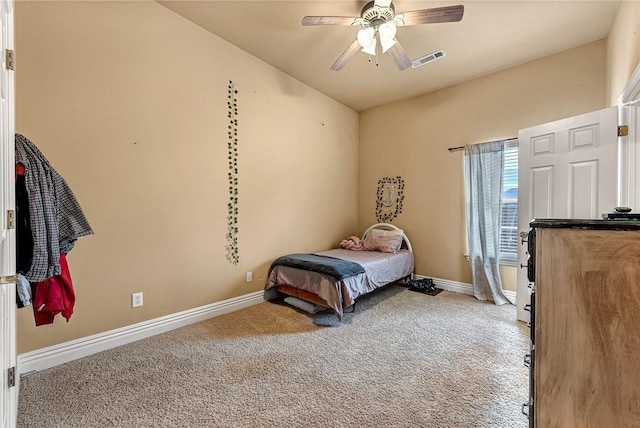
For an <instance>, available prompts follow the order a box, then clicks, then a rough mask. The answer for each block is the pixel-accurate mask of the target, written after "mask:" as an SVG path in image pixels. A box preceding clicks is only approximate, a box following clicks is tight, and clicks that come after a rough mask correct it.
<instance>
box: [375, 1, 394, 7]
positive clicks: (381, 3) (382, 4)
mask: <svg viewBox="0 0 640 428" xmlns="http://www.w3.org/2000/svg"><path fill="white" fill-rule="evenodd" d="M390 4H391V0H375V1H374V2H373V5H374V6H378V7H389V5H390Z"/></svg>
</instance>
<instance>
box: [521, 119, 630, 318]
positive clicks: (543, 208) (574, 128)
mask: <svg viewBox="0 0 640 428" xmlns="http://www.w3.org/2000/svg"><path fill="white" fill-rule="evenodd" d="M617 116H618V111H617V107H611V108H608V109H604V110H599V111H595V112H591V113H587V114H583V115H580V116H576V117H572V118H568V119H563V120H559V121H556V122H551V123H547V124H544V125H538V126H534V127H531V128H527V129H523V130H521V131H520V132H519V133H518V140H519V152H518V163H519V168H518V187H519V192H520V194H519V197H518V228H519V230H520V231H524V232H527V231H528V230H529V222H530V221H531V220H532V219H534V218H600V217H601V215H602V213H605V212H611V210H612V209H613V207H615V206H616V195H617V193H616V192H617V169H618V167H617V163H618V120H617ZM527 258H528V256H527V254H526V246H520V247H519V248H518V261H519V264H521V265H526V263H527ZM528 285H529V281H528V279H527V272H526V269H518V297H517V305H518V319H519V320H523V321H528V320H529V313H528V312H526V311H525V310H524V305H525V304H528V303H529V301H530V290H529V288H528Z"/></svg>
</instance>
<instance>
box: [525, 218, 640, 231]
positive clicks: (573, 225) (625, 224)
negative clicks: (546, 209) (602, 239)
mask: <svg viewBox="0 0 640 428" xmlns="http://www.w3.org/2000/svg"><path fill="white" fill-rule="evenodd" d="M639 216H640V215H639ZM529 226H530V227H532V228H536V229H539V228H565V229H567V228H568V229H601V230H640V221H638V220H621V219H615V220H595V219H572V218H569V219H562V218H535V219H533V220H531V223H529Z"/></svg>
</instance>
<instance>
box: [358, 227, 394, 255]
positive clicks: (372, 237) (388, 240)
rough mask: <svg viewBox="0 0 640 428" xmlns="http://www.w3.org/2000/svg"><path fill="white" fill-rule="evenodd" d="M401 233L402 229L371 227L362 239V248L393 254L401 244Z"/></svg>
mask: <svg viewBox="0 0 640 428" xmlns="http://www.w3.org/2000/svg"><path fill="white" fill-rule="evenodd" d="M402 235H403V232H402V230H382V229H372V230H370V231H369V233H368V234H367V237H366V238H365V240H364V249H365V250H367V251H380V252H381V253H393V254H395V253H397V252H398V251H400V247H401V246H402Z"/></svg>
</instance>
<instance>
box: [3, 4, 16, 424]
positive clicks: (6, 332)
mask: <svg viewBox="0 0 640 428" xmlns="http://www.w3.org/2000/svg"><path fill="white" fill-rule="evenodd" d="M13 7H14V5H13V0H0V14H2V16H1V17H0V20H1V22H2V24H3V25H2V27H1V28H0V31H2V34H0V38H1V40H0V42H1V43H0V44H1V46H0V48H1V50H2V52H1V54H2V55H1V58H0V63H1V64H0V67H1V69H0V100H1V101H2V102H1V103H0V166H1V167H2V175H1V176H0V188H1V189H2V196H1V197H0V233H1V236H0V276H2V277H11V276H15V273H16V241H15V227H13V228H11V227H10V225H9V224H8V223H9V217H8V216H9V212H10V211H12V212H13V213H15V143H14V141H15V137H14V135H15V92H14V71H13V70H12V67H11V69H10V67H8V64H7V58H8V55H7V51H8V50H9V49H11V50H13V46H14V44H13V43H14V40H13V12H14V9H13ZM8 279H9V278H5V280H8ZM3 282H11V281H3ZM1 286H2V287H3V289H2V293H1V294H0V296H2V299H1V301H0V313H1V320H0V326H2V331H1V333H2V343H1V344H2V351H1V354H0V355H1V357H0V365H1V366H2V367H1V368H0V370H2V375H1V376H0V379H1V381H2V385H0V388H2V402H1V403H0V409H1V410H2V413H3V414H2V415H1V416H0V420H1V421H2V424H3V427H4V426H5V425H6V426H7V427H13V426H16V421H17V416H18V390H19V387H20V385H19V376H18V373H19V371H18V369H17V367H16V366H17V358H16V300H15V299H16V297H15V296H16V291H15V290H16V284H15V283H9V284H3V285H1ZM10 369H13V378H14V386H9V383H8V380H9V370H10Z"/></svg>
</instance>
